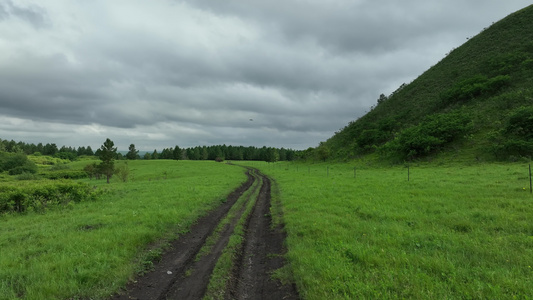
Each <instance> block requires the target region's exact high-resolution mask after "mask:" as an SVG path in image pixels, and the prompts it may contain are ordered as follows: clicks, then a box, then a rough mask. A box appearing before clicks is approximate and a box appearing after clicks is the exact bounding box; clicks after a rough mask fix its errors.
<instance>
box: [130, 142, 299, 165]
mask: <svg viewBox="0 0 533 300" xmlns="http://www.w3.org/2000/svg"><path fill="white" fill-rule="evenodd" d="M177 149H179V147H178V146H176V147H174V148H165V149H163V150H162V151H161V152H158V151H157V150H154V151H153V152H152V153H151V154H150V153H146V154H144V156H143V157H142V158H143V159H185V160H217V161H222V160H260V161H267V162H275V161H292V160H296V159H297V158H298V157H299V154H300V151H296V150H292V149H285V148H280V149H278V148H273V147H266V146H263V147H262V148H257V147H254V146H249V147H244V146H226V145H216V146H196V147H192V148H185V149H179V152H178V150H177ZM130 153H131V146H130V152H128V154H130ZM128 154H126V156H128Z"/></svg>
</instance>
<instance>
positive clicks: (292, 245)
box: [256, 163, 533, 299]
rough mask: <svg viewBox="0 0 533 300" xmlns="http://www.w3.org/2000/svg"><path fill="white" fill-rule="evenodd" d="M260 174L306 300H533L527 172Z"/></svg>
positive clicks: (334, 168) (305, 168)
mask: <svg viewBox="0 0 533 300" xmlns="http://www.w3.org/2000/svg"><path fill="white" fill-rule="evenodd" d="M256 166H257V165H256ZM260 168H261V171H262V172H263V173H266V174H268V175H270V176H272V177H273V178H274V179H275V181H276V182H277V184H278V185H279V189H280V197H281V201H282V204H283V210H284V220H285V223H286V227H285V228H286V230H287V233H288V238H287V245H288V248H289V251H288V254H287V256H288V259H289V262H290V265H291V268H292V271H293V273H294V277H295V280H296V283H297V286H298V288H299V292H300V295H301V296H303V298H305V299H326V298H327V299H375V298H415V299H450V298H454V299H455V298H476V299H509V298H519V299H520V298H532V297H533V290H532V289H531V286H533V269H532V268H533V260H532V257H533V223H532V222H531V218H532V216H533V196H532V195H531V194H530V193H529V179H528V167H527V165H523V164H512V165H498V164H483V165H475V166H440V167H437V166H420V167H411V168H410V170H409V171H410V180H409V181H407V168H404V167H394V168H379V169H365V168H361V169H357V170H356V173H355V178H354V169H353V168H354V166H353V165H348V164H336V165H329V166H328V165H326V164H316V165H302V164H300V165H298V164H292V165H291V164H285V163H277V164H269V165H267V164H263V165H262V166H261V165H260ZM328 171H329V174H328Z"/></svg>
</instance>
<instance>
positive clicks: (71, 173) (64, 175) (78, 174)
mask: <svg viewBox="0 0 533 300" xmlns="http://www.w3.org/2000/svg"><path fill="white" fill-rule="evenodd" d="M42 176H43V177H44V178H48V179H81V178H87V177H88V176H89V174H87V172H85V171H81V170H68V169H63V170H58V171H50V172H46V173H43V174H42Z"/></svg>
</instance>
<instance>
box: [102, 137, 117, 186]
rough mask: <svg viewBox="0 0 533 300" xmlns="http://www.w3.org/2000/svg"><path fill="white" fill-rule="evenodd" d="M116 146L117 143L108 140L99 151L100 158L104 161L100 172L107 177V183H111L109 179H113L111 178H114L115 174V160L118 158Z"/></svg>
mask: <svg viewBox="0 0 533 300" xmlns="http://www.w3.org/2000/svg"><path fill="white" fill-rule="evenodd" d="M114 146H115V143H113V141H111V140H110V139H109V138H108V139H106V140H105V142H104V144H103V145H102V147H100V149H99V150H100V152H99V157H100V160H101V161H102V162H101V163H100V172H102V174H104V175H105V176H106V178H107V183H109V179H111V176H113V174H114V173H115V158H116V157H117V148H116V147H114Z"/></svg>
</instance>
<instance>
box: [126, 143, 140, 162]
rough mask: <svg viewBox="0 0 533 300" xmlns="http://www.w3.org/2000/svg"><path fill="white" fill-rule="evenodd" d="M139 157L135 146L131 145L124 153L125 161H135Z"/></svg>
mask: <svg viewBox="0 0 533 300" xmlns="http://www.w3.org/2000/svg"><path fill="white" fill-rule="evenodd" d="M138 157H139V150H137V149H135V145H134V144H131V145H130V147H129V151H128V153H126V158H127V159H131V160H134V159H137V158H138Z"/></svg>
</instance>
